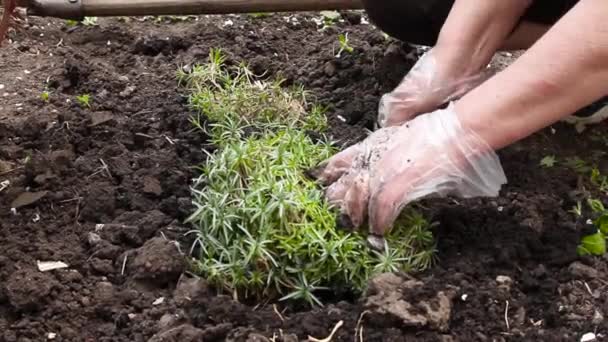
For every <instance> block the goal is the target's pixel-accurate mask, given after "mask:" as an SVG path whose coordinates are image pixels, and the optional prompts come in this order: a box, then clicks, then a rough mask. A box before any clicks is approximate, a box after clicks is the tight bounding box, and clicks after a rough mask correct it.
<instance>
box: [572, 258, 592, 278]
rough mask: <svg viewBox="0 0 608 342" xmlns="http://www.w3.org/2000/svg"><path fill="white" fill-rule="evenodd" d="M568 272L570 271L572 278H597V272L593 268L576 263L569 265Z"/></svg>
mask: <svg viewBox="0 0 608 342" xmlns="http://www.w3.org/2000/svg"><path fill="white" fill-rule="evenodd" d="M568 271H570V274H571V275H572V277H574V278H578V279H595V278H597V277H598V272H597V270H596V269H595V268H593V267H590V266H587V265H584V264H582V263H580V262H578V261H575V262H573V263H572V264H570V266H569V267H568Z"/></svg>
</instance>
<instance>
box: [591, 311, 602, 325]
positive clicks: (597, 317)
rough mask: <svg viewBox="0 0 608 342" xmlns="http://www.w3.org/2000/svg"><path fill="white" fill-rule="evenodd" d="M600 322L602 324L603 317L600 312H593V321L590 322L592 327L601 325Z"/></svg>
mask: <svg viewBox="0 0 608 342" xmlns="http://www.w3.org/2000/svg"><path fill="white" fill-rule="evenodd" d="M602 322H604V315H602V313H601V312H599V311H597V310H595V313H594V314H593V320H592V321H591V323H593V324H594V325H600V324H602Z"/></svg>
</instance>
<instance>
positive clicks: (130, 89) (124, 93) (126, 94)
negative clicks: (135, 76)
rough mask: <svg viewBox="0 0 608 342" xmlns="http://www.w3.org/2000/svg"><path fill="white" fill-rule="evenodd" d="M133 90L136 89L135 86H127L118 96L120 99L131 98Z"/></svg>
mask: <svg viewBox="0 0 608 342" xmlns="http://www.w3.org/2000/svg"><path fill="white" fill-rule="evenodd" d="M135 89H137V88H136V87H135V86H128V87H126V88H125V90H123V91H121V92H120V93H119V94H118V95H119V96H120V97H122V98H125V97H129V96H131V94H133V92H135Z"/></svg>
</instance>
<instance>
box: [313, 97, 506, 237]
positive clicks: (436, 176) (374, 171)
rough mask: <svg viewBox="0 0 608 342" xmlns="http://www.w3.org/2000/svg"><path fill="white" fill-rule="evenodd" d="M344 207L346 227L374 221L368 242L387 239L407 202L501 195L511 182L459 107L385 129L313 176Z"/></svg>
mask: <svg viewBox="0 0 608 342" xmlns="http://www.w3.org/2000/svg"><path fill="white" fill-rule="evenodd" d="M310 175H311V176H312V177H314V178H316V179H317V180H318V181H319V182H321V183H322V184H324V185H326V186H329V187H328V188H327V190H326V197H327V200H328V201H329V202H330V203H331V204H332V205H334V206H337V207H339V208H340V213H341V215H340V219H339V222H341V225H345V226H350V228H356V227H359V226H360V225H362V224H363V223H364V221H365V220H366V219H369V226H370V233H371V234H370V235H369V237H368V242H369V243H370V245H371V247H372V248H375V249H382V248H383V247H384V239H383V236H384V234H385V233H386V232H387V231H388V230H389V228H390V227H391V225H392V224H393V222H394V221H395V220H396V218H397V217H398V216H399V213H400V212H401V210H402V209H403V207H404V206H405V205H407V204H408V203H410V202H412V201H414V200H417V199H420V198H422V197H426V196H429V195H439V196H446V195H456V196H460V197H464V198H466V197H477V196H496V195H498V192H499V190H500V188H501V186H502V185H503V184H505V183H506V177H505V174H504V172H503V170H502V167H501V165H500V161H499V159H498V156H497V155H496V154H495V153H494V151H493V150H492V148H491V147H490V146H489V145H488V144H487V143H486V142H485V141H483V140H482V139H481V138H480V137H479V136H478V135H476V134H475V132H473V131H472V130H470V129H468V128H467V127H463V126H462V125H461V123H460V121H459V119H458V116H457V114H456V113H455V112H454V109H453V106H452V105H450V106H449V107H448V108H447V109H444V110H438V111H435V112H433V113H430V114H424V115H420V116H418V117H416V118H414V119H413V120H411V121H409V122H407V123H405V124H403V125H401V126H392V127H387V128H382V129H379V130H377V131H375V132H374V133H372V134H371V135H370V136H369V137H368V138H367V139H365V140H364V141H362V142H360V143H359V144H357V145H354V146H351V147H350V148H348V149H346V150H344V151H342V152H340V153H338V154H336V155H335V156H333V157H332V158H330V159H329V160H328V161H326V162H323V163H321V165H320V166H319V167H317V168H315V169H314V170H312V171H311V172H310Z"/></svg>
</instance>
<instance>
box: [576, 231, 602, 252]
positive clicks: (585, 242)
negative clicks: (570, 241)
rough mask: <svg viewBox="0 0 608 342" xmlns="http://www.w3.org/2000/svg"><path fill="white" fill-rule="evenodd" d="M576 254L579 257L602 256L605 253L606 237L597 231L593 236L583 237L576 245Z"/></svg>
mask: <svg viewBox="0 0 608 342" xmlns="http://www.w3.org/2000/svg"><path fill="white" fill-rule="evenodd" d="M576 252H577V253H578V255H580V256H585V255H596V256H599V255H604V254H605V253H606V235H604V234H602V233H601V232H599V231H598V232H597V233H595V234H592V235H587V236H585V237H583V239H582V240H581V243H580V245H578V247H577V249H576Z"/></svg>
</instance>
